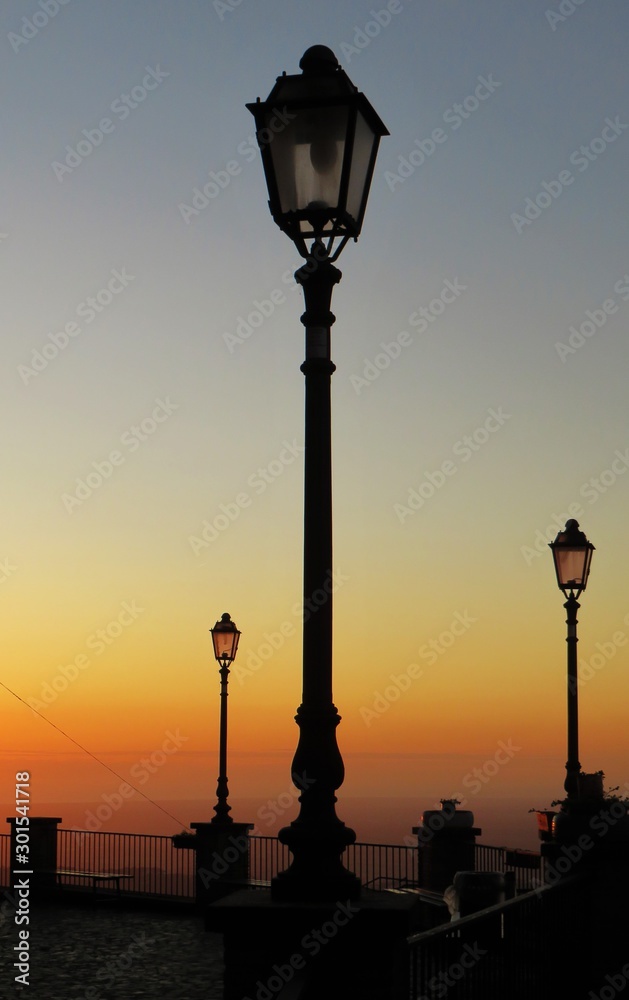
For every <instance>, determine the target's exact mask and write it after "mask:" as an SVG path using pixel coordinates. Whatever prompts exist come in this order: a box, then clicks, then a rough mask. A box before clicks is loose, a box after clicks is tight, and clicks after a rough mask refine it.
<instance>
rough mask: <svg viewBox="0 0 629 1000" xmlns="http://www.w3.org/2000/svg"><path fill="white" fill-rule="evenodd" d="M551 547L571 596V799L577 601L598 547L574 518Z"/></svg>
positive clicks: (570, 787)
mask: <svg viewBox="0 0 629 1000" xmlns="http://www.w3.org/2000/svg"><path fill="white" fill-rule="evenodd" d="M549 544H550V549H551V551H552V554H553V559H554V562H555V572H556V574H557V583H558V584H559V589H560V590H562V591H563V593H564V596H565V597H566V598H567V600H566V603H565V604H564V608H565V609H566V612H567V618H566V624H567V626H568V634H567V636H566V642H567V643H568V760H567V761H566V780H565V782H564V788H565V790H566V794H567V796H568V799H569V800H570V799H575V798H576V797H577V795H578V784H579V774H580V773H581V764H580V763H579V702H578V678H577V642H578V641H579V640H578V638H577V611H578V610H579V608H580V606H581V605H580V604H579V602H578V600H577V598H578V597H579V595H580V594H581V592H582V591H584V590H585V587H586V584H587V581H588V576H589V574H590V563H591V562H592V553H593V552H594V546H593V545H592V543H591V542H588V540H587V538H586V537H585V535H584V534H583V532H582V531H579V522H578V521H575V520H574V518H571V519H570V520H569V521H567V522H566V527H565V528H564V530H563V531H560V532H559V534H558V535H557V537H556V538H555V541H554V542H550V543H549Z"/></svg>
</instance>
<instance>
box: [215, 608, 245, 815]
mask: <svg viewBox="0 0 629 1000" xmlns="http://www.w3.org/2000/svg"><path fill="white" fill-rule="evenodd" d="M210 632H211V634H212V644H213V646H214V656H215V657H216V660H217V662H218V665H219V674H220V678H221V716H220V728H219V754H218V757H219V765H218V771H219V774H218V782H217V786H216V805H215V806H214V812H215V813H216V816H213V817H212V823H216V824H225V823H233V819H232V817H231V816H230V815H229V814H230V812H231V806H230V805H228V803H227V798H228V796H229V789H228V788H227V679H228V677H229V667H230V664H232V663H233V662H234V660H235V659H236V651H237V649H238V640H239V639H240V632H239V631H238V629H237V628H236V625H235V623H234V622H233V621H232V620H231V618H230V617H229V615H228V614H227V612H225V613H224V614H223V615H222V617H221V620H220V621H219V622H216V624H215V626H214V628H212V629H210Z"/></svg>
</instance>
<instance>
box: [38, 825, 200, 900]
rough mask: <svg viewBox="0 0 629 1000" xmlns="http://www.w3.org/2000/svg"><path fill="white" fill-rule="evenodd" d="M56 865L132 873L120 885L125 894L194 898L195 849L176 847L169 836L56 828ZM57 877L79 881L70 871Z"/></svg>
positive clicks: (67, 882)
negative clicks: (69, 873) (126, 880)
mask: <svg viewBox="0 0 629 1000" xmlns="http://www.w3.org/2000/svg"><path fill="white" fill-rule="evenodd" d="M57 869H58V871H82V872H83V871H85V872H107V873H118V874H124V875H131V876H132V879H130V880H129V881H128V882H125V883H124V885H123V887H122V891H124V893H125V895H127V894H136V895H137V894H141V895H143V896H168V897H172V898H177V899H190V900H192V899H194V894H195V885H194V882H195V858H194V851H181V850H178V849H177V848H176V847H175V846H174V845H173V842H172V839H171V838H170V837H157V836H153V835H151V834H141V833H104V832H97V833H89V832H86V831H84V830H59V831H58V838H57ZM60 881H61V883H62V884H63V885H74V884H79V885H80V884H81V880H77V879H75V878H74V877H73V876H72V875H64V876H60Z"/></svg>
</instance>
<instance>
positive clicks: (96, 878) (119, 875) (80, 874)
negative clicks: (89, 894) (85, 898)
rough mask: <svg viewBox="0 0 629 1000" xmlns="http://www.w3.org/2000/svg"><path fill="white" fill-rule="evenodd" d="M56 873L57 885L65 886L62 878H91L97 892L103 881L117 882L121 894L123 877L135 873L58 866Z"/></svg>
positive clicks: (117, 889)
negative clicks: (83, 869) (91, 870)
mask: <svg viewBox="0 0 629 1000" xmlns="http://www.w3.org/2000/svg"><path fill="white" fill-rule="evenodd" d="M50 874H54V875H55V877H56V880H57V885H59V886H60V887H63V886H64V885H65V884H66V883H64V882H62V881H61V879H62V878H64V877H66V878H73V879H79V878H81V879H89V880H91V882H92V890H93V891H94V893H95V892H96V887H97V886H98V885H101V884H102V883H103V882H115V884H116V893H117V895H118V896H119V895H120V883H121V882H122V880H123V879H132V878H133V875H126V874H124V873H123V872H86V871H75V870H74V869H72V868H57V870H56V871H55V872H51V873H50Z"/></svg>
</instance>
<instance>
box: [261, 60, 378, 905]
mask: <svg viewBox="0 0 629 1000" xmlns="http://www.w3.org/2000/svg"><path fill="white" fill-rule="evenodd" d="M299 66H300V69H301V70H302V74H301V75H298V74H296V75H294V76H287V75H286V74H285V73H284V74H283V75H282V76H280V77H278V78H277V82H276V84H275V86H274V87H273V89H272V91H271V93H270V94H269V97H268V99H267V100H266V101H260V99H259V98H258V100H257V102H256V103H254V104H248V105H247V108H248V109H249V110H250V111H251V113H252V114H253V116H254V118H255V122H256V132H257V139H258V145H259V147H260V151H261V155H262V163H263V167H264V172H265V176H266V182H267V187H268V192H269V208H270V210H271V215H272V216H273V219H274V220H275V222H276V223H277V225H278V226H279V227H280V229H282V230H283V231H284V232H285V233H286V234H287V235H288V236H289V237H290V239H291V240H293V242H294V243H295V246H296V247H297V250H298V251H299V253H300V254H301V255H302V257H304V258H305V264H304V265H303V266H302V267H300V268H299V270H298V271H296V273H295V280H296V281H297V283H298V284H300V285H301V286H302V288H303V290H304V299H305V305H306V310H305V312H304V314H303V315H302V317H301V321H302V323H303V324H304V327H305V329H306V351H305V353H306V359H305V361H304V363H303V365H302V366H301V371H302V372H303V373H304V375H305V393H306V400H305V458H304V463H305V477H304V603H306V602H308V601H312V599H313V598H314V601H315V603H316V604H317V606H318V610H317V612H316V613H314V614H312V615H310V617H309V618H308V619H307V620H306V621H304V626H303V697H302V704H301V705H300V707H299V708H298V710H297V715H296V717H295V720H296V722H297V725H298V726H299V741H298V746H297V750H296V753H295V757H294V759H293V764H292V774H293V776H294V779H295V783H299V785H300V787H301V788H302V789H303V790H302V793H301V795H300V798H299V801H300V804H301V807H300V813H299V816H298V817H297V819H296V820H295V821H294V822H292V823H291V824H290V826H288V827H285V828H284V829H282V830H281V831H280V833H279V835H278V836H279V839H280V841H281V842H282V843H284V844H287V845H288V847H289V849H290V851H291V853H292V855H293V861H292V863H291V865H290V867H289V868H288V869H287V870H286V871H284V872H281V873H280V874H279V875H277V876H276V878H275V879H273V882H272V894H273V897H274V898H275V899H283V900H302V901H310V900H313V901H314V900H329V899H337V898H342V899H346V898H348V897H356V896H357V895H358V894H359V892H360V882H359V880H358V878H357V877H356V876H355V875H354V874H353V873H352V872H349V871H348V870H347V869H346V868H345V867H344V866H343V864H342V862H341V854H342V853H343V851H344V850H345V848H346V847H347V846H348V845H349V844H351V843H353V842H354V840H355V839H356V835H355V833H354V831H353V830H350V829H349V828H348V827H346V826H345V824H344V823H342V822H341V820H339V818H338V817H337V815H336V810H335V803H336V796H335V794H334V793H335V791H336V789H337V788H339V787H340V786H341V784H342V783H343V778H344V768H343V760H342V757H341V754H340V751H339V748H338V745H337V742H336V727H337V726H338V724H339V722H340V716H339V714H338V712H337V710H336V707H335V705H334V704H333V700H332V593H331V591H332V460H331V420H330V377H331V375H332V373H333V372H334V370H335V366H334V364H333V363H332V361H331V359H330V329H331V326H332V324H333V323H334V320H335V317H334V315H333V314H332V313H331V312H330V304H331V300H332V289H333V287H334V285H335V284H336V283H337V282H338V281H340V279H341V272H340V271H339V270H338V269H337V268H336V267H334V265H333V263H332V262H333V261H334V260H336V259H337V257H338V256H339V254H340V253H341V251H342V249H343V247H344V246H345V244H346V243H347V242H348V240H350V239H354V240H356V239H357V238H358V236H359V233H360V230H361V227H362V221H363V216H364V213H365V208H366V204H367V197H368V194H369V186H370V184H371V178H372V175H373V170H374V166H375V162H376V155H377V151H378V144H379V142H380V137H381V136H383V135H388V134H389V133H388V132H387V129H386V128H385V126H384V125H383V123H382V122H381V120H380V118H379V117H378V115H377V114H376V112H375V111H374V109H373V108H372V107H371V105H370V104H369V102H368V100H367V99H366V97H365V96H364V95H363V94H361V93H359V92H358V90H357V89H356V87H355V86H354V84H353V83H352V82H351V80H350V79H349V77H348V76H347V75H346V73H345V72H344V71H343V70H342V69H341V67H340V66H339V64H338V61H337V59H336V56H335V55H334V53H333V52H332V51H331V49H328V48H326V47H325V46H323V45H315V46H313V47H312V48H309V49H308V50H307V52H306V53H305V54H304V56H303V57H302V59H301V62H300V64H299ZM308 243H310V246H309V247H308ZM308 606H310V605H308ZM304 786H305V787H304Z"/></svg>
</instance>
